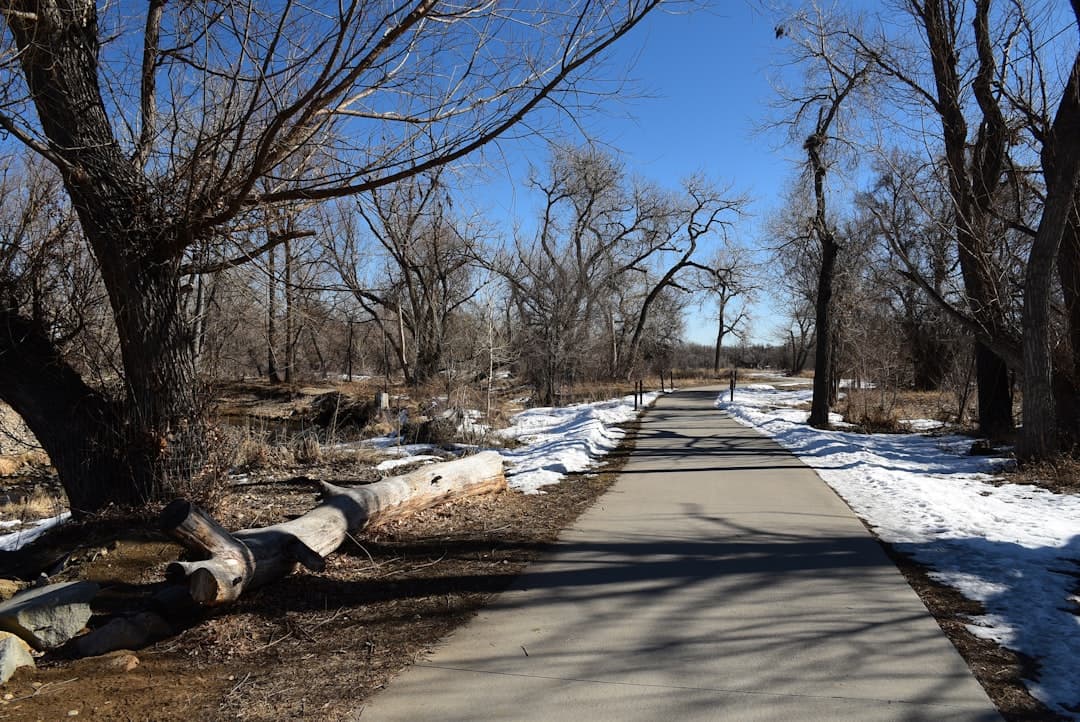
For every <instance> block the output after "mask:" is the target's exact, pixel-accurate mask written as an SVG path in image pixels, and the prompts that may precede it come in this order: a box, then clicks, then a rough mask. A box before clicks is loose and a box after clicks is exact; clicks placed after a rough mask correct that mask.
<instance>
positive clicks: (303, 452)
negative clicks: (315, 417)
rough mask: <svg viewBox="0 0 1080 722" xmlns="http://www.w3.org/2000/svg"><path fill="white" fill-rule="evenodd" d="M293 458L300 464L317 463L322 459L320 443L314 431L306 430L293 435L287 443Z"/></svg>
mask: <svg viewBox="0 0 1080 722" xmlns="http://www.w3.org/2000/svg"><path fill="white" fill-rule="evenodd" d="M289 450H290V451H291V452H292V455H293V458H295V459H296V461H297V463H300V464H318V463H319V462H321V461H322V460H323V453H322V444H320V443H319V437H318V436H316V435H315V433H314V432H311V431H308V432H304V433H302V434H300V435H299V436H297V437H295V438H294V439H293V440H292V441H291V442H290V443H289Z"/></svg>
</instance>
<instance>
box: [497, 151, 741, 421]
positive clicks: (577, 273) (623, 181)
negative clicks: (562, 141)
mask: <svg viewBox="0 0 1080 722" xmlns="http://www.w3.org/2000/svg"><path fill="white" fill-rule="evenodd" d="M530 183H531V185H532V186H533V187H534V188H535V189H536V190H537V191H539V193H540V194H541V195H542V197H543V199H544V205H543V209H542V212H541V217H540V219H539V222H538V224H537V231H536V236H535V238H532V239H526V238H521V237H519V238H517V239H516V240H515V246H514V248H513V249H512V251H510V252H508V253H505V254H504V255H503V256H502V258H501V259H499V262H498V263H497V264H496V266H495V269H494V270H496V271H497V272H498V273H499V274H500V276H501V277H502V278H503V279H504V281H505V282H506V284H507V286H508V288H509V291H510V298H511V299H512V302H513V303H514V306H515V308H516V310H517V312H518V317H519V320H520V322H521V325H522V329H523V334H524V338H523V339H522V353H523V362H524V363H525V365H526V368H527V369H528V372H529V374H528V375H529V376H530V381H531V383H533V384H534V386H535V387H536V388H537V390H538V391H539V392H540V394H541V397H542V398H543V399H544V401H545V402H548V403H553V402H554V400H555V397H556V395H557V392H558V387H559V386H560V385H561V384H562V383H563V382H564V381H566V380H568V379H572V378H573V377H574V375H575V374H576V372H577V371H578V370H580V368H581V365H580V362H581V360H582V358H583V357H584V356H585V354H584V353H583V352H584V350H585V349H587V348H589V344H588V341H589V339H590V338H591V337H601V336H604V335H605V331H606V334H608V335H607V338H608V343H609V344H610V346H609V348H610V354H609V356H608V357H609V360H610V364H609V365H608V370H609V372H612V371H613V372H615V373H618V374H620V375H625V374H628V373H630V372H631V370H632V369H633V367H634V364H635V363H636V362H637V361H638V359H639V356H640V355H641V352H642V349H643V348H644V347H645V346H646V345H647V341H648V339H647V336H648V331H649V329H650V324H649V320H650V315H651V314H652V312H653V310H654V306H655V305H656V304H657V303H663V304H664V305H665V306H670V305H671V299H670V298H665V294H668V292H669V291H670V290H672V289H676V288H683V289H684V290H686V289H685V287H683V286H681V285H680V283H679V281H680V275H681V274H682V273H683V272H685V271H687V270H689V269H693V268H695V267H697V266H698V262H697V261H696V259H695V252H696V250H697V248H698V245H699V243H700V242H701V240H702V239H703V238H704V237H705V236H707V235H708V234H712V233H715V232H716V231H717V230H718V229H719V228H721V227H723V226H724V225H725V224H726V223H727V222H728V221H727V214H729V213H732V212H736V211H737V210H738V208H739V204H740V201H739V200H738V199H731V198H727V197H725V195H724V194H723V193H721V192H719V191H717V190H715V189H714V188H712V186H710V185H709V184H708V183H706V182H704V181H703V180H701V179H699V178H692V179H690V180H688V181H687V182H686V184H685V185H684V188H683V189H682V192H681V193H669V192H665V191H662V190H661V189H659V188H656V187H655V186H652V185H650V184H647V183H644V182H635V183H631V182H629V181H628V180H627V178H626V177H625V174H624V172H623V169H622V167H621V165H620V164H619V163H618V162H617V161H616V160H615V159H614V158H612V157H611V156H608V155H606V154H604V153H601V152H598V151H596V150H593V149H589V148H582V149H567V148H563V149H558V150H556V152H555V153H554V154H553V157H552V160H551V163H550V167H549V170H548V174H547V177H540V176H538V175H535V174H534V176H533V178H532V179H531V181H530ZM602 325H603V326H607V328H606V329H604V330H601V326H602ZM653 328H654V329H655V326H654V327H653ZM596 356H599V357H603V354H596Z"/></svg>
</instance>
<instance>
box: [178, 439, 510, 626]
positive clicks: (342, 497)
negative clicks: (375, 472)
mask: <svg viewBox="0 0 1080 722" xmlns="http://www.w3.org/2000/svg"><path fill="white" fill-rule="evenodd" d="M319 486H320V489H321V490H322V494H323V502H322V503H321V504H320V505H319V506H317V507H315V508H314V509H312V510H311V511H309V512H308V513H306V514H304V515H302V516H300V517H297V518H296V519H293V520H291V521H287V522H282V523H281V524H274V525H272V526H268V527H263V528H261V529H244V530H242V531H238V532H235V533H233V534H230V533H229V532H228V531H226V530H225V529H223V528H222V527H221V525H220V524H218V523H217V522H216V521H214V520H213V519H212V518H210V516H209V515H207V514H206V512H204V511H203V510H202V509H200V508H199V507H197V506H196V505H195V504H192V503H190V502H187V501H184V500H182V499H178V500H177V501H174V502H173V503H171V504H169V506H167V507H166V508H165V510H164V511H163V512H162V516H161V523H162V527H163V528H164V529H165V531H167V532H168V533H169V534H171V535H172V536H173V538H175V539H176V540H177V541H179V542H180V543H181V544H182V545H184V547H186V548H187V549H189V550H191V551H192V552H194V553H195V554H197V555H198V556H201V557H205V558H204V559H203V560H201V561H191V562H180V561H177V562H173V563H172V564H170V565H169V568H168V570H167V574H168V576H169V578H170V579H172V580H174V581H178V582H179V581H185V580H186V582H187V584H188V590H189V592H190V593H191V597H192V599H194V600H195V601H196V602H197V603H198V604H201V605H205V606H216V605H220V604H227V603H229V602H232V601H235V600H236V599H238V598H239V597H240V595H241V594H243V593H244V592H245V591H246V590H249V589H255V588H258V587H260V586H262V585H264V584H266V583H267V582H270V581H272V580H274V579H278V578H280V577H284V576H286V575H288V574H290V573H292V571H293V570H294V569H295V568H296V565H297V564H302V565H303V566H305V567H306V568H308V569H310V570H312V571H322V570H323V569H324V568H325V562H324V557H326V556H327V555H328V554H330V553H331V552H333V551H335V550H336V549H337V548H338V547H339V546H341V544H342V543H343V542H344V541H345V540H346V539H347V538H348V536H349V535H350V534H354V533H356V532H358V531H360V530H362V529H363V528H364V527H366V526H369V525H371V524H377V523H380V522H383V521H385V520H387V519H391V518H395V517H400V516H407V515H409V514H413V513H415V512H417V511H420V510H422V509H426V508H428V507H431V506H434V505H436V504H441V503H444V502H447V501H452V500H455V499H461V498H464V497H467V496H475V495H479V494H488V493H493V492H498V491H502V490H504V489H506V477H505V476H504V475H503V461H502V457H501V456H500V455H499V454H498V453H497V452H494V451H485V452H482V453H479V454H475V455H473V456H467V457H465V458H463V459H456V460H454V461H448V462H445V463H441V464H432V465H431V466H425V467H423V468H421V469H417V470H416V471H413V472H410V473H408V474H403V475H401V476H394V477H390V478H387V479H383V480H382V481H378V482H375V483H374V484H368V485H366V486H358V487H340V486H334V485H333V484H328V483H325V482H320V483H319Z"/></svg>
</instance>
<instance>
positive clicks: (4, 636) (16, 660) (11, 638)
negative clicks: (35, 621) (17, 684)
mask: <svg viewBox="0 0 1080 722" xmlns="http://www.w3.org/2000/svg"><path fill="white" fill-rule="evenodd" d="M33 666H35V664H34V658H33V657H31V656H30V645H29V644H27V643H26V642H24V641H23V640H22V638H21V637H17V636H15V635H14V634H12V633H11V632H0V684H4V683H5V682H7V681H8V680H9V679H11V675H13V674H15V670H16V669H18V668H19V667H33Z"/></svg>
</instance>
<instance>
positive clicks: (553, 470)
mask: <svg viewBox="0 0 1080 722" xmlns="http://www.w3.org/2000/svg"><path fill="white" fill-rule="evenodd" d="M659 395H660V392H658V391H653V392H650V393H647V394H645V395H644V397H643V401H644V405H645V406H648V405H649V404H651V403H652V402H653V401H654V400H655V399H656V397H657V396H659ZM636 415H637V412H636V411H634V397H633V396H624V397H623V398H621V399H612V400H610V401H599V402H596V403H591V404H575V405H573V406H564V407H557V408H551V407H538V408H535V409H529V410H527V411H522V412H521V413H520V414H517V415H516V416H514V417H513V419H512V424H511V426H510V427H509V428H505V429H499V430H496V431H491V430H489V429H487V427H485V426H483V425H481V424H479V423H478V422H477V418H478V412H465V414H464V421H463V422H462V425H461V426H459V430H460V431H462V432H470V431H475V430H480V431H482V432H484V433H488V434H490V435H491V436H495V437H502V438H504V439H512V440H515V441H517V442H518V444H519V445H518V446H516V447H514V448H513V449H501V448H500V449H495V450H496V451H498V452H499V453H501V454H502V456H503V458H504V459H505V460H506V467H507V469H506V477H507V482H508V483H509V485H510V488H511V489H515V490H517V491H520V492H523V493H525V494H537V493H542V491H541V489H542V487H544V486H548V485H551V484H558V483H559V482H560V481H562V479H563V477H564V476H566V475H567V474H570V473H573V472H577V471H585V470H586V469H588V468H589V467H590V466H592V465H593V464H594V463H596V461H597V460H598V459H599V458H600V457H602V456H603V455H604V454H606V453H607V452H609V451H611V450H612V449H614V448H615V447H616V446H618V445H619V441H621V440H622V438H623V437H624V436H625V435H626V434H625V432H623V431H622V429H619V428H616V424H620V423H623V422H625V421H630V420H631V419H633V418H634V416H636ZM396 443H397V439H396V437H389V436H384V437H379V438H377V439H368V440H366V441H362V442H353V443H351V444H338V445H336V446H335V447H333V448H339V449H345V448H357V447H358V446H369V447H370V446H374V447H377V448H380V449H381V450H382V451H384V452H385V453H388V454H395V455H397V456H399V457H400V458H396V459H392V460H387V461H383V462H382V463H380V464H379V465H378V467H377V468H378V469H379V470H380V471H391V470H393V469H394V468H396V467H398V466H404V465H406V464H412V463H416V462H431V461H438V460H439V458H438V457H436V456H432V455H431V452H432V451H433V450H435V447H434V446H431V445H428V444H408V445H404V446H395V444H396ZM462 448H468V449H475V448H477V447H474V446H470V447H464V446H463V447H462Z"/></svg>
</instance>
